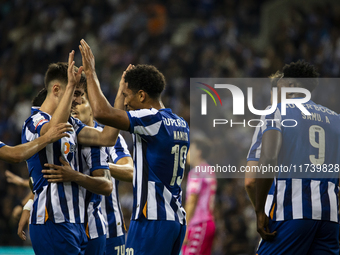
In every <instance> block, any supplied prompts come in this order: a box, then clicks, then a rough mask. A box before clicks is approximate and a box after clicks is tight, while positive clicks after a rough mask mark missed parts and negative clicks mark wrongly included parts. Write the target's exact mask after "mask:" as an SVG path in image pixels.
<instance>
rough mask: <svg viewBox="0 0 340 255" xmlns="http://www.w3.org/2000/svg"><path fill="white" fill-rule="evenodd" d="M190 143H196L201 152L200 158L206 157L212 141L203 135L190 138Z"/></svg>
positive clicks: (208, 154) (209, 151)
mask: <svg viewBox="0 0 340 255" xmlns="http://www.w3.org/2000/svg"><path fill="white" fill-rule="evenodd" d="M190 144H196V147H197V149H198V150H200V151H201V152H202V158H203V159H208V158H209V156H210V153H211V150H212V147H213V146H212V143H211V142H210V140H208V139H207V138H205V137H195V138H193V139H191V141H190Z"/></svg>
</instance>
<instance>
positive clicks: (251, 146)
mask: <svg viewBox="0 0 340 255" xmlns="http://www.w3.org/2000/svg"><path fill="white" fill-rule="evenodd" d="M260 129H261V128H260V126H257V127H256V128H255V132H254V135H253V138H252V141H251V145H250V148H249V151H248V155H247V158H249V154H250V152H251V151H252V150H251V149H252V148H253V146H254V144H255V143H256V141H257V136H258V134H259V132H260Z"/></svg>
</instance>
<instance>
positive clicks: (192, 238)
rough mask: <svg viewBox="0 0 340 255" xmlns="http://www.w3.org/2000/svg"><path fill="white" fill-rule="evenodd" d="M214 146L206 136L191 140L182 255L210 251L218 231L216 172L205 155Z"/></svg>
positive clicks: (198, 254)
mask: <svg viewBox="0 0 340 255" xmlns="http://www.w3.org/2000/svg"><path fill="white" fill-rule="evenodd" d="M210 149H211V146H210V144H209V142H208V141H207V140H205V139H203V138H199V139H193V140H192V141H190V155H189V153H188V156H189V157H188V158H187V161H188V163H189V164H190V165H191V166H195V167H194V168H193V169H191V170H190V172H189V175H188V182H187V191H186V199H187V201H186V205H185V210H186V212H187V224H188V228H187V232H186V236H185V239H184V242H183V248H182V251H183V255H191V254H195V255H200V254H202V255H203V254H204V255H207V254H210V253H211V248H212V244H213V240H214V234H215V222H214V216H213V208H214V202H215V193H216V186H217V181H216V177H215V173H210V172H209V171H208V166H209V165H208V164H207V162H206V161H205V158H207V157H208V155H209V152H210Z"/></svg>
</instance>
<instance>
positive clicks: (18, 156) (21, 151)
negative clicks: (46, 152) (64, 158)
mask: <svg viewBox="0 0 340 255" xmlns="http://www.w3.org/2000/svg"><path fill="white" fill-rule="evenodd" d="M70 131H72V128H71V125H70V124H67V123H60V124H58V125H57V126H55V127H52V128H51V129H50V130H48V131H47V132H46V134H45V135H43V136H41V137H39V138H37V139H35V140H34V141H32V142H29V143H26V144H19V145H17V146H8V145H6V144H5V143H3V142H1V141H0V159H1V160H5V161H7V162H10V163H19V162H21V161H24V160H26V159H28V158H30V157H32V156H33V155H34V154H36V153H38V152H39V151H40V150H42V149H43V148H45V147H46V145H48V144H50V143H54V142H55V141H58V140H59V139H61V138H63V137H66V136H69V135H68V134H67V133H66V132H70Z"/></svg>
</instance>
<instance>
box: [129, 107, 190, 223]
mask: <svg viewBox="0 0 340 255" xmlns="http://www.w3.org/2000/svg"><path fill="white" fill-rule="evenodd" d="M127 113H128V117H129V119H130V130H129V131H130V133H133V139H134V153H133V154H134V155H133V159H134V166H135V170H134V175H133V193H134V194H133V195H134V202H133V211H132V220H137V219H141V218H142V219H143V218H145V219H147V220H166V221H177V222H179V223H180V224H183V225H185V224H186V220H185V211H184V208H183V207H182V205H181V199H182V190H181V186H180V185H181V182H182V178H183V173H184V166H185V160H186V156H187V151H188V148H189V127H188V124H187V123H186V121H185V120H184V119H183V118H180V117H178V116H177V115H175V114H174V113H172V111H171V110H170V109H160V110H156V109H153V108H152V109H142V110H136V111H129V112H127Z"/></svg>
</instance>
